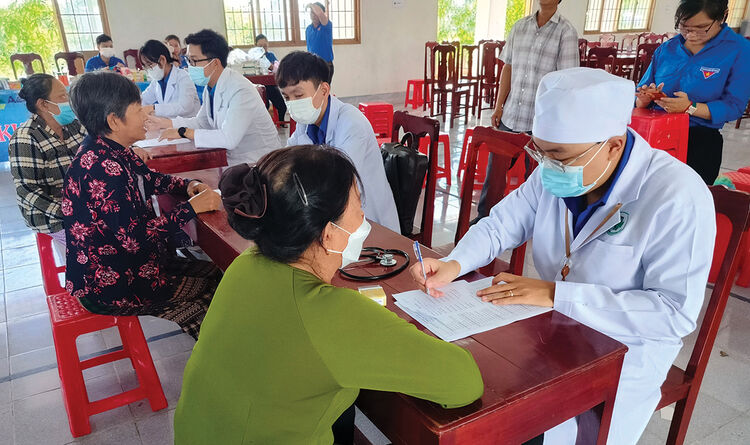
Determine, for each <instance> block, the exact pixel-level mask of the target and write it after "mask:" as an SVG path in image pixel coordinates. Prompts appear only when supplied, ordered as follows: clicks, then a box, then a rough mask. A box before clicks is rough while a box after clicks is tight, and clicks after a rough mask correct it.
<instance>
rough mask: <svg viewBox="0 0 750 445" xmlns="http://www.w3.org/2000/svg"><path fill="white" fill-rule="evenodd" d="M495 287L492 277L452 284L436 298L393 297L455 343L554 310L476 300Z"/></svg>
mask: <svg viewBox="0 0 750 445" xmlns="http://www.w3.org/2000/svg"><path fill="white" fill-rule="evenodd" d="M490 285H492V277H489V278H485V279H483V280H478V281H475V282H473V283H468V282H466V281H463V280H462V281H456V282H453V283H451V284H449V285H447V286H445V287H443V288H441V289H440V290H441V291H443V293H444V295H443V296H442V297H440V298H434V297H431V296H429V295H427V294H426V293H424V292H422V291H420V290H414V291H409V292H403V293H400V294H394V295H393V298H394V299H395V300H396V306H398V307H400V308H401V309H403V310H404V312H406V313H407V314H409V315H410V316H411V317H412V318H414V319H415V320H417V321H418V322H420V323H422V324H423V325H424V326H425V327H426V328H427V329H429V330H430V331H431V332H432V333H433V334H435V335H437V336H438V337H440V338H441V339H443V340H445V341H456V340H459V339H462V338H465V337H469V336H471V335H474V334H478V333H480V332H485V331H489V330H491V329H494V328H497V327H500V326H505V325H507V324H510V323H513V322H514V321H518V320H523V319H525V318H530V317H533V316H535V315H539V314H542V313H544V312H547V311H549V310H551V308H545V307H539V306H527V305H520V304H514V305H508V306H497V305H494V304H492V303H486V302H484V301H482V300H481V298H479V297H477V291H478V290H480V289H484V288H486V287H488V286H490Z"/></svg>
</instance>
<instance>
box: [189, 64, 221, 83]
mask: <svg viewBox="0 0 750 445" xmlns="http://www.w3.org/2000/svg"><path fill="white" fill-rule="evenodd" d="M214 60H216V59H212V60H211V61H210V62H208V65H206V66H192V65H191V66H188V75H190V80H192V81H193V83H194V84H196V85H198V86H199V87H205V86H206V85H208V82H209V81H210V80H211V75H208V76H206V68H207V67H209V66H211V64H212V63H214ZM211 74H213V70H211Z"/></svg>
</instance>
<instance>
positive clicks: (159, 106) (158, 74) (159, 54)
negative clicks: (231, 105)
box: [139, 40, 201, 118]
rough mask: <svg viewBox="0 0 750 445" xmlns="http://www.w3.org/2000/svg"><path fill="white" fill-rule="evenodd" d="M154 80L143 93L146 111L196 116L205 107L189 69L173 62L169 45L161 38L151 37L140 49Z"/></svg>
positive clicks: (173, 115) (166, 114)
mask: <svg viewBox="0 0 750 445" xmlns="http://www.w3.org/2000/svg"><path fill="white" fill-rule="evenodd" d="M139 54H140V57H141V62H142V63H143V66H144V67H145V68H146V71H147V72H148V77H149V78H150V79H151V83H150V84H149V85H148V87H147V88H146V90H145V91H144V92H143V93H141V103H142V104H143V105H144V111H146V113H149V114H152V113H153V115H154V116H160V117H167V118H175V117H179V116H183V117H193V116H195V115H196V114H198V110H199V109H200V107H201V103H200V100H198V92H197V91H196V89H195V84H194V83H193V81H192V80H190V76H189V75H188V73H187V71H185V70H181V69H179V68H177V67H175V66H173V63H174V62H175V60H174V59H173V58H172V54H171V53H170V52H169V48H167V45H165V44H164V43H162V42H160V41H158V40H149V41H148V42H146V44H145V45H143V46H142V47H141V50H140V52H139Z"/></svg>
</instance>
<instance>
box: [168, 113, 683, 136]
mask: <svg viewBox="0 0 750 445" xmlns="http://www.w3.org/2000/svg"><path fill="white" fill-rule="evenodd" d="M691 114H692V113H691ZM186 131H187V128H185V127H180V128H178V129H177V134H179V135H180V137H181V138H184V137H185V132H186Z"/></svg>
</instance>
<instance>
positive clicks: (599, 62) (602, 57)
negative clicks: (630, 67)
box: [586, 46, 617, 69]
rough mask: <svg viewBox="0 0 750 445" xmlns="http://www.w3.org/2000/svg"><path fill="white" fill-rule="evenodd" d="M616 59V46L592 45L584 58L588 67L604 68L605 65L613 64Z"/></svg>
mask: <svg viewBox="0 0 750 445" xmlns="http://www.w3.org/2000/svg"><path fill="white" fill-rule="evenodd" d="M616 59H617V48H614V47H607V48H604V47H600V46H597V47H594V48H591V49H589V55H588V58H587V60H586V62H587V65H588V66H589V68H601V69H606V67H607V66H608V65H609V66H613V65H614V64H615V60H616Z"/></svg>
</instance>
